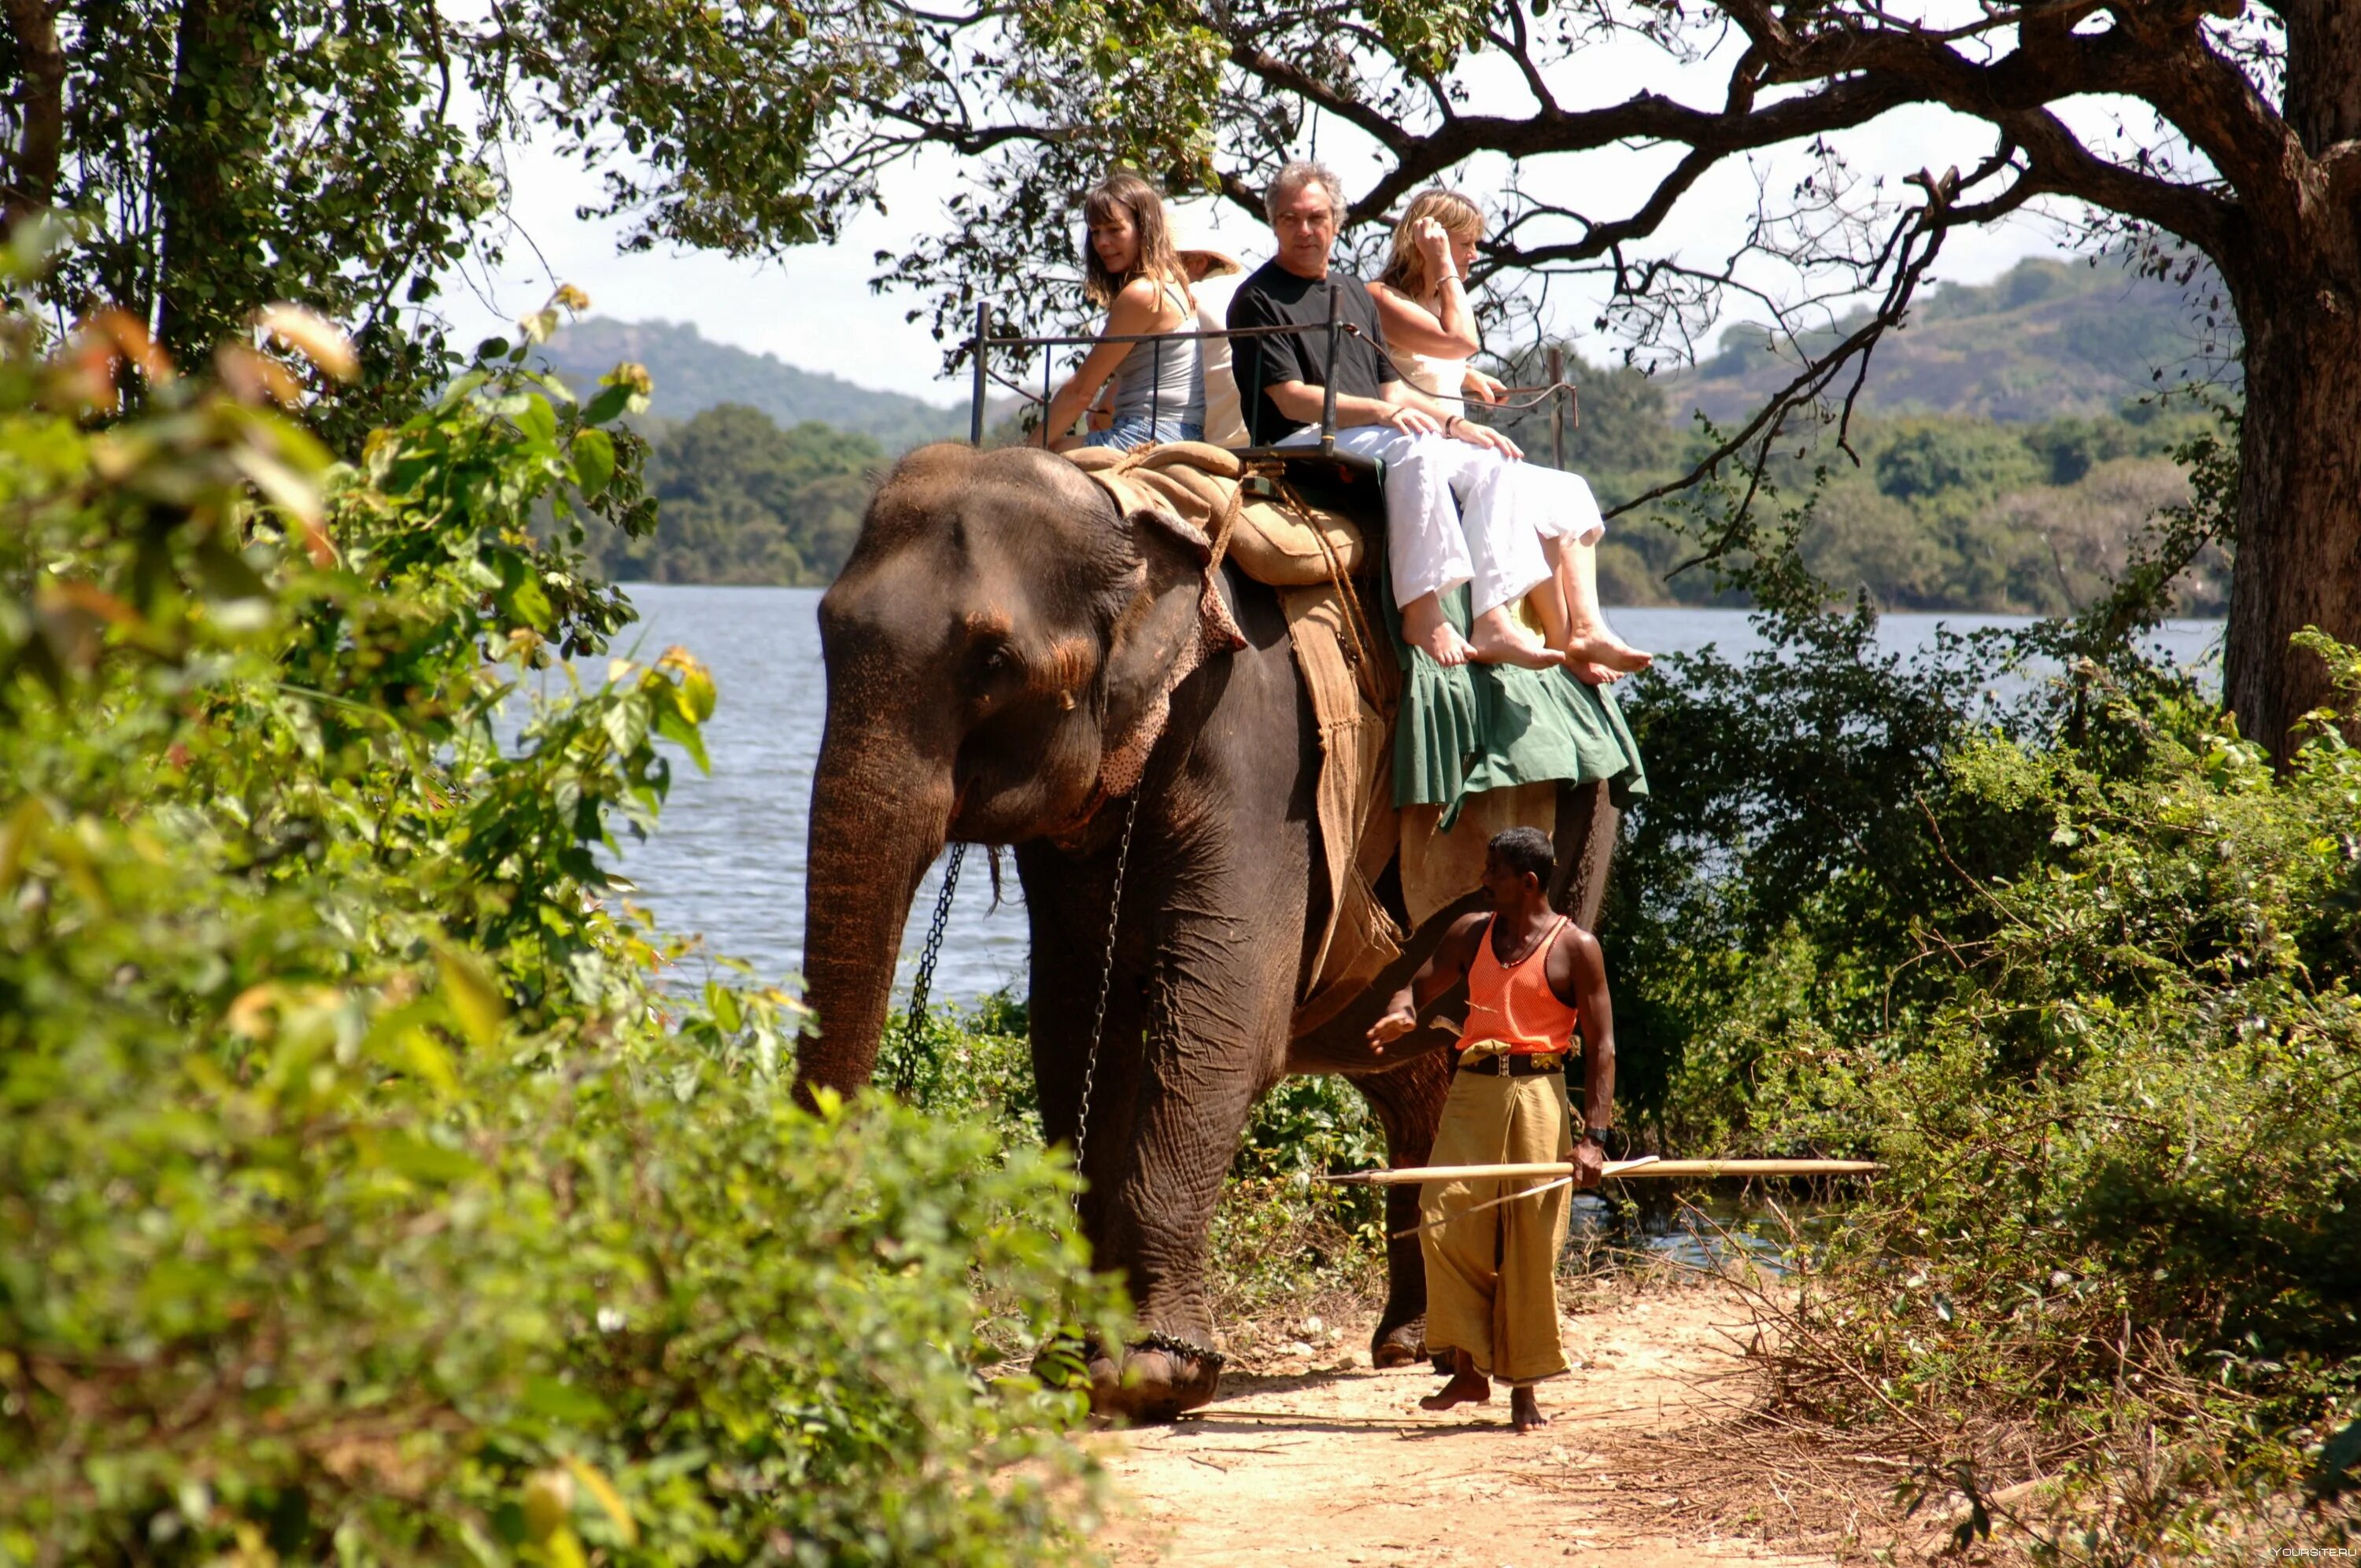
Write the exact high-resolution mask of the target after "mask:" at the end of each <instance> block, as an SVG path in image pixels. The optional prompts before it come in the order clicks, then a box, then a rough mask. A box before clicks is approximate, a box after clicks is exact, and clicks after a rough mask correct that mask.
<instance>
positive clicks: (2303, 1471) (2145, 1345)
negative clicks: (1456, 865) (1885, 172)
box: [1607, 440, 2361, 1564]
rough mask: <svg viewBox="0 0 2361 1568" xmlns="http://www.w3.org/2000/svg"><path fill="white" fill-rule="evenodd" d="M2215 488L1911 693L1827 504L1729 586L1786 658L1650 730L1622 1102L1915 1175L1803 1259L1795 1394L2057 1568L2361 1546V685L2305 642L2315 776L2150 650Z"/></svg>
mask: <svg viewBox="0 0 2361 1568" xmlns="http://www.w3.org/2000/svg"><path fill="white" fill-rule="evenodd" d="M2183 455H2184V457H2185V459H2186V460H2187V462H2188V464H2189V466H2190V467H2191V477H2192V483H2193V491H2194V494H2195V496H2196V498H2197V499H2196V502H2195V504H2193V505H2191V506H2190V507H2188V508H2185V509H2180V510H2168V511H2167V512H2166V513H2164V514H2162V516H2160V518H2159V519H2158V522H2157V523H2156V524H2155V526H2154V528H2153V530H2152V532H2151V534H2150V537H2149V539H2148V542H2147V548H2146V549H2145V550H2144V551H2143V552H2141V553H2139V554H2136V555H2135V557H2134V558H2133V560H2132V561H2131V562H2130V563H2129V565H2127V567H2126V568H2125V571H2124V573H2123V575H2122V578H2121V581H2120V582H2119V584H2118V585H2117V587H2116V588H2115V590H2114V592H2113V593H2112V594H2111V595H2110V596H2109V597H2108V598H2106V599H2105V600H2103V601H2102V602H2100V603H2098V604H2096V605H2094V606H2093V607H2092V609H2091V610H2090V611H2089V612H2088V613H2087V614H2086V615H2084V616H2083V617H2081V619H2079V620H2076V621H2072V622H2061V623H2053V624H2048V625H2044V626H2039V627H2036V628H2033V629H2029V630H2026V631H2023V632H2016V633H2011V634H2007V635H2004V636H1994V635H1989V634H1987V635H1980V636H1976V637H1971V638H1951V639H1946V640H1944V641H1941V642H1939V643H1938V645H1937V647H1936V648H1934V649H1933V650H1932V651H1931V652H1928V653H1927V654H1925V655H1923V656H1920V657H1917V658H1915V659H1911V660H1904V659H1901V658H1899V657H1896V656H1894V655H1890V654H1884V653H1882V652H1879V651H1878V650H1877V647H1876V644H1875V641H1874V638H1873V635H1872V633H1873V621H1872V617H1871V616H1870V615H1869V614H1868V613H1867V611H1866V610H1865V609H1863V608H1861V607H1860V606H1856V607H1854V608H1853V609H1851V610H1850V611H1841V610H1831V609H1828V608H1826V601H1827V598H1828V595H1827V591H1826V588H1825V586H1824V585H1822V584H1820V583H1819V582H1818V581H1817V579H1816V578H1815V577H1814V576H1812V574H1811V573H1810V572H1809V571H1808V570H1807V569H1806V566H1805V565H1804V561H1803V555H1802V552H1801V550H1800V548H1799V543H1800V541H1802V540H1803V539H1805V538H1806V537H1807V536H1808V533H1809V530H1810V528H1811V526H1812V521H1813V515H1814V510H1815V507H1816V504H1817V502H1816V500H1815V499H1813V498H1806V499H1805V500H1803V501H1801V502H1799V503H1795V504H1793V505H1787V506H1784V510H1781V509H1782V503H1780V502H1778V501H1777V500H1776V499H1774V500H1773V504H1772V511H1771V515H1772V517H1773V519H1774V520H1775V521H1774V522H1773V523H1770V524H1748V523H1744V522H1741V523H1740V524H1739V525H1738V526H1737V528H1736V529H1735V530H1734V531H1733V532H1732V533H1731V538H1732V540H1733V542H1734V543H1737V544H1740V545H1741V546H1742V547H1743V548H1744V549H1745V551H1746V552H1747V554H1746V556H1745V559H1744V560H1743V561H1735V562H1733V563H1732V564H1731V565H1729V566H1728V567H1726V570H1728V571H1730V572H1731V573H1733V574H1736V575H1739V576H1742V577H1743V578H1744V580H1745V582H1746V585H1747V587H1749V589H1750V591H1752V593H1754V594H1755V595H1756V596H1757V597H1758V598H1760V599H1761V600H1762V601H1763V603H1764V604H1765V605H1766V606H1767V607H1768V608H1767V610H1766V614H1765V616H1764V618H1763V626H1764V628H1765V629H1766V630H1767V631H1768V632H1769V633H1770V640H1771V644H1772V645H1771V647H1770V648H1769V649H1768V650H1767V651H1766V652H1763V654H1762V655H1760V656H1758V657H1756V658H1754V659H1752V660H1751V661H1749V662H1748V663H1744V664H1734V663H1730V662H1727V661H1721V660H1719V659H1716V658H1713V657H1711V656H1709V655H1708V656H1705V657H1701V658H1697V659H1694V660H1688V661H1678V660H1675V661H1667V662H1665V663H1666V664H1668V665H1669V666H1670V672H1669V675H1668V677H1667V678H1661V679H1659V678H1656V677H1654V676H1653V673H1652V675H1651V677H1649V678H1647V679H1645V680H1643V681H1642V683H1641V685H1642V694H1641V695H1642V700H1640V701H1638V702H1635V703H1634V704H1633V707H1632V711H1633V713H1634V717H1635V728H1637V729H1639V731H1640V733H1641V735H1642V743H1643V744H1644V745H1646V746H1647V747H1648V749H1649V753H1650V761H1651V763H1652V766H1651V770H1650V771H1651V777H1652V779H1654V780H1656V781H1658V782H1657V785H1656V788H1655V790H1654V792H1653V794H1652V795H1651V797H1650V798H1649V800H1647V801H1646V802H1644V803H1642V805H1641V806H1640V807H1639V808H1638V810H1637V811H1636V812H1635V814H1634V817H1633V818H1632V826H1631V834H1630V836H1629V838H1628V840H1627V846H1626V848H1627V851H1628V852H1627V854H1626V856H1625V859H1624V860H1623V861H1622V862H1621V870H1620V877H1621V881H1620V885H1619V887H1618V889H1617V891H1616V893H1615V895H1614V896H1615V904H1614V905H1613V909H1612V913H1611V916H1610V918H1609V922H1608V931H1607V939H1608V941H1609V947H1610V949H1611V950H1612V951H1614V952H1615V954H1616V956H1617V959H1618V974H1619V979H1620V991H1619V996H1618V1003H1619V1006H1618V1014H1619V1024H1620V1025H1621V1027H1620V1029H1619V1036H1620V1041H1621V1043H1622V1046H1623V1060H1624V1066H1625V1071H1624V1073H1623V1078H1624V1081H1625V1082H1626V1084H1627V1085H1629V1086H1630V1088H1631V1091H1632V1092H1633V1094H1634V1097H1635V1098H1636V1099H1637V1100H1638V1102H1640V1104H1641V1106H1642V1108H1643V1110H1644V1113H1645V1114H1646V1116H1647V1117H1648V1119H1649V1120H1650V1121H1651V1122H1652V1123H1653V1124H1654V1127H1655V1129H1656V1131H1657V1133H1658V1135H1659V1136H1660V1137H1662V1138H1663V1139H1664V1140H1665V1141H1666V1142H1667V1143H1668V1144H1674V1145H1677V1146H1679V1147H1680V1148H1681V1149H1682V1151H1683V1152H1690V1151H1692V1150H1696V1151H1699V1152H1702V1151H1704V1150H1706V1149H1709V1148H1715V1147H1719V1148H1725V1149H1729V1150H1730V1151H1731V1152H1738V1151H1739V1150H1741V1149H1743V1150H1748V1151H1761V1152H1803V1151H1806V1150H1810V1151H1825V1152H1829V1153H1846V1154H1861V1155H1868V1156H1872V1157H1877V1158H1880V1159H1883V1161H1885V1162H1886V1164H1887V1167H1888V1170H1887V1173H1886V1175H1885V1176H1884V1177H1883V1178H1882V1179H1881V1180H1880V1182H1879V1184H1878V1185H1877V1187H1876V1189H1875V1190H1873V1192H1872V1193H1870V1194H1869V1195H1867V1197H1866V1198H1865V1199H1863V1200H1862V1201H1860V1202H1858V1203H1856V1204H1849V1205H1848V1206H1847V1208H1846V1211H1845V1212H1844V1215H1843V1218H1842V1221H1841V1223H1839V1224H1837V1225H1836V1226H1834V1227H1833V1228H1831V1229H1830V1230H1829V1231H1828V1233H1826V1234H1825V1238H1824V1239H1823V1240H1821V1241H1818V1242H1816V1243H1815V1244H1814V1245H1812V1246H1811V1247H1810V1248H1809V1249H1808V1250H1807V1253H1806V1261H1807V1262H1808V1265H1809V1266H1808V1267H1807V1268H1806V1271H1805V1272H1804V1274H1803V1275H1802V1276H1801V1280H1802V1294H1801V1297H1800V1299H1799V1300H1798V1302H1797V1304H1796V1305H1795V1307H1794V1308H1793V1310H1792V1311H1790V1312H1789V1313H1788V1315H1787V1321H1786V1322H1785V1324H1784V1327H1785V1330H1786V1332H1785V1333H1784V1335H1783V1336H1781V1341H1780V1343H1781V1345H1782V1348H1781V1349H1780V1350H1778V1352H1777V1353H1776V1354H1775V1355H1774V1357H1773V1366H1774V1368H1775V1370H1776V1371H1777V1373H1778V1374H1779V1377H1780V1380H1781V1381H1780V1384H1779V1387H1780V1392H1781V1394H1782V1396H1783V1397H1784V1398H1785V1399H1786V1401H1787V1402H1788V1405H1789V1409H1790V1412H1791V1414H1792V1413H1793V1412H1794V1411H1795V1410H1799V1409H1800V1410H1805V1411H1808V1412H1811V1413H1813V1414H1815V1415H1817V1416H1818V1417H1819V1418H1820V1419H1822V1420H1828V1421H1830V1422H1833V1423H1836V1424H1838V1425H1839V1426H1842V1427H1845V1428H1847V1429H1861V1428H1867V1429H1873V1430H1876V1431H1883V1432H1884V1433H1885V1434H1887V1436H1888V1437H1889V1438H1890V1439H1891V1440H1892V1441H1894V1442H1895V1443H1896V1444H1897V1446H1899V1447H1900V1448H1901V1449H1902V1450H1903V1451H1904V1452H1905V1453H1908V1454H1910V1455H1911V1456H1912V1457H1913V1458H1915V1459H1916V1461H1917V1462H1918V1464H1919V1465H1920V1466H1921V1468H1920V1470H1919V1472H1918V1478H1917V1479H1916V1481H1914V1482H1913V1484H1912V1486H1913V1489H1914V1490H1916V1491H1917V1492H1918V1494H1919V1495H1920V1496H1921V1497H1922V1498H1923V1497H1930V1496H1932V1495H1934V1494H1936V1493H1940V1492H1947V1491H1959V1492H1963V1493H1965V1494H1966V1495H1967V1496H1968V1497H1969V1498H1970V1499H1971V1504H1972V1507H1971V1510H1970V1513H1969V1516H1968V1520H1969V1522H1968V1525H1967V1526H1966V1527H1964V1528H1966V1529H1967V1530H1968V1532H1969V1533H1970V1534H1972V1533H1974V1530H1975V1527H1976V1525H1977V1523H1978V1521H1982V1523H1983V1524H1985V1525H1989V1524H1990V1522H1991V1520H1992V1519H1993V1518H1994V1517H2007V1516H2009V1515H2011V1514H2012V1513H2013V1514H2015V1515H2016V1516H2017V1517H2019V1518H2021V1519H2026V1520H2028V1521H2030V1522H2032V1523H2033V1525H2034V1529H2033V1530H2032V1531H2031V1532H2030V1535H2029V1536H2028V1537H2026V1538H2021V1539H2029V1540H2030V1541H2032V1542H2033V1543H2034V1544H2035V1545H2036V1546H2037V1549H2038V1552H2042V1553H2047V1554H2048V1555H2047V1557H2046V1558H2045V1560H2047V1561H2059V1562H2075V1563H2082V1562H2090V1563H2126V1564H2127V1563H2133V1562H2137V1561H2148V1560H2153V1554H2155V1553H2158V1552H2169V1551H2190V1552H2194V1551H2197V1550H2199V1549H2200V1548H2202V1547H2204V1546H2205V1545H2206V1543H2208V1542H2213V1543H2220V1542H2224V1541H2230V1542H2239V1543H2243V1545H2242V1546H2240V1547H2238V1548H2234V1549H2225V1555H2229V1556H2235V1551H2236V1550H2243V1546H2251V1545H2260V1544H2262V1543H2279V1544H2282V1545H2286V1544H2293V1543H2299V1542H2301V1543H2305V1544H2321V1543H2323V1542H2329V1543H2335V1542H2344V1541H2348V1540H2349V1539H2350V1537H2351V1534H2352V1532H2353V1526H2354V1523H2355V1519H2354V1516H2353V1514H2352V1512H2351V1511H2350V1509H2351V1506H2352V1505H2351V1503H2350V1501H2347V1502H2344V1503H2338V1502H2337V1501H2335V1499H2336V1498H2337V1497H2338V1496H2339V1495H2340V1494H2343V1493H2346V1492H2348V1491H2349V1489H2350V1486H2351V1483H2350V1481H2349V1479H2348V1478H2347V1477H2348V1475H2349V1473H2350V1472H2351V1471H2352V1469H2353V1466H2354V1464H2355V1461H2356V1457H2361V1425H2356V1420H2361V1360H2356V1356H2361V1228H2356V1226H2355V1225H2354V1223H2353V1221H2352V1215H2353V1212H2354V1211H2355V1208H2356V1204H2361V833H2356V822H2361V810H2356V807H2361V753H2356V751H2354V750H2353V749H2352V747H2351V746H2350V745H2348V743H2347V742H2346V741H2345V739H2344V735H2343V731H2341V730H2340V729H2339V728H2338V723H2339V722H2343V723H2345V724H2349V723H2350V722H2351V721H2352V719H2353V718H2354V717H2355V716H2356V714H2361V655H2356V653H2354V652H2352V651H2351V650H2347V649H2344V648H2340V647H2338V646H2337V645H2335V644H2334V643H2332V642H2330V641H2327V640H2325V639H2323V638H2319V637H2317V636H2313V637H2311V638H2309V639H2308V640H2307V647H2308V650H2309V652H2311V653H2312V655H2313V656H2317V657H2321V658H2323V659H2325V660H2327V661H2328V662H2329V663H2330V664H2331V666H2332V668H2333V669H2334V670H2335V671H2336V672H2337V673H2338V675H2339V679H2340V682H2341V684H2342V685H2341V689H2342V690H2343V691H2344V693H2345V707H2344V711H2343V713H2342V715H2341V716H2340V715H2336V714H2329V715H2322V716H2317V719H2318V724H2317V729H2316V733H2315V735H2314V737H2313V739H2312V740H2311V741H2310V743H2309V744H2308V745H2307V746H2306V747H2305V748H2304V749H2303V750H2302V751H2301V753H2300V754H2299V756H2298V757H2297V758H2296V759H2295V761H2294V762H2293V764H2292V765H2291V766H2290V768H2289V769H2288V770H2287V771H2286V772H2285V773H2284V774H2275V773H2274V772H2273V770H2272V768H2271V766H2270V764H2269V762H2268V758H2267V756H2266V754H2265V753H2264V752H2263V751H2262V750H2261V749H2260V748H2258V747H2257V746H2255V745H2253V744H2251V743H2249V742H2247V741H2246V740H2242V739H2241V738H2240V737H2239V736H2238V734H2237V732H2236V729H2235V724H2234V723H2233V722H2232V721H2231V720H2230V718H2228V716H2226V715H2225V714H2224V713H2223V712H2222V711H2221V710H2220V707H2219V705H2218V703H2217V702H2216V701H2214V700H2213V698H2211V697H2210V696H2208V695H2207V694H2206V693H2205V692H2204V691H2203V690H2202V689H2201V688H2200V687H2199V685H2197V684H2196V683H2195V682H2194V681H2193V680H2191V678H2190V677H2188V676H2187V675H2185V674H2182V673H2180V672H2178V671H2175V670H2171V669H2169V668H2165V667H2159V666H2158V665H2157V664H2155V663H2150V662H2149V661H2148V660H2147V658H2145V657H2144V656H2143V655H2142V653H2141V651H2140V648H2139V645H2138V637H2139V634H2140V632H2141V631H2142V630H2144V629H2145V628H2146V627H2147V626H2150V625H2152V624H2154V621H2155V619H2156V618H2157V617H2158V616H2159V615H2160V614H2161V613H2162V612H2163V607H2164V605H2165V604H2166V603H2167V602H2169V599H2168V594H2169V587H2170V585H2171V583H2172V581H2173V579H2174V578H2175V576H2177V575H2178V574H2179V573H2180V571H2181V570H2182V569H2184V568H2185V567H2186V566H2187V565H2188V564H2189V563H2190V562H2191V560H2193V559H2195V558H2197V557H2198V555H2199V554H2200V553H2201V552H2202V550H2204V549H2205V548H2206V547H2207V546H2208V544H2209V543H2210V542H2211V540H2212V539H2213V537H2214V536H2215V535H2216V534H2217V533H2218V532H2219V531H2220V530H2221V529H2222V528H2223V526H2224V522H2225V520H2226V517H2227V510H2226V499H2227V497H2228V496H2229V495H2230V494H2231V493H2232V488H2231V485H2230V482H2229V481H2230V479H2231V477H2232V470H2231V466H2230V460H2229V457H2228V448H2227V447H2226V446H2225V445H2224V444H2221V443H2219V442H2216V441H2212V440H2205V441H2198V442H2193V443H2191V444H2188V445H2186V446H2185V447H2184V448H2183ZM1706 520H1707V521H1713V522H1715V523H1716V525H1717V526H1719V527H1720V528H1723V529H1730V521H1729V520H1730V513H1729V512H1727V511H1723V512H1721V513H1720V514H1719V517H1714V516H1712V514H1710V513H1708V514H1706ZM2037 659H2038V660H2042V661H2045V662H2047V663H2048V672H2049V673H2048V674H2047V675H2046V676H2045V677H2044V678H2042V679H2038V680H2033V681H2030V682H2028V683H2027V684H2026V687H2025V689H2024V691H2023V693H2022V695H2021V696H2017V697H2015V698H2011V699H2007V700H2002V699H1999V698H1997V697H1995V696H1992V695H1991V685H1992V683H1993V677H1994V675H1995V674H2001V673H2004V672H2008V671H2010V670H2011V669H2012V668H2013V667H2014V668H2016V669H2019V670H2022V669H2025V667H2026V663H2028V662H2029V661H2033V660H2037ZM1660 667H1662V666H1660ZM2031 673H2036V674H2038V673H2039V672H2031ZM2028 1468H2030V1469H2031V1470H2033V1471H2034V1472H2035V1473H2036V1474H2037V1475H2038V1474H2045V1473H2046V1474H2047V1475H2048V1477H2049V1479H2048V1484H2047V1486H2046V1487H2037V1488H2035V1489H2034V1495H2031V1496H2028V1495H2026V1493H2025V1491H2024V1488H2023V1487H2019V1488H2017V1489H2015V1490H2011V1489H2010V1488H2008V1487H2005V1486H2003V1485H2002V1483H2004V1481H2006V1480H2008V1479H2009V1478H2010V1477H2012V1476H2014V1475H2024V1474H2025V1473H2026V1470H2027V1469H2028ZM2027 1485H2030V1483H2029V1482H2028V1483H2027ZM2004 1499H2012V1500H2004ZM2339 1508H2343V1509H2345V1511H2343V1512H2339V1511H2338V1509H2339Z"/></svg>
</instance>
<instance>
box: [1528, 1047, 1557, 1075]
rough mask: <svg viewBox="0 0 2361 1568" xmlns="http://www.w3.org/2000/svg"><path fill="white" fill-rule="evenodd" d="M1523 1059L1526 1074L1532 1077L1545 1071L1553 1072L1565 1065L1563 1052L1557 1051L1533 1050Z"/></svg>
mask: <svg viewBox="0 0 2361 1568" xmlns="http://www.w3.org/2000/svg"><path fill="white" fill-rule="evenodd" d="M1525 1061H1526V1064H1527V1065H1526V1068H1525V1073H1526V1075H1527V1076H1528V1077H1532V1078H1539V1077H1541V1076H1543V1075H1544V1074H1546V1073H1553V1072H1555V1071H1556V1070H1557V1069H1559V1068H1561V1067H1564V1066H1565V1055H1564V1053H1562V1052H1559V1051H1535V1052H1533V1053H1532V1055H1531V1056H1529V1057H1527V1058H1525Z"/></svg>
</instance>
